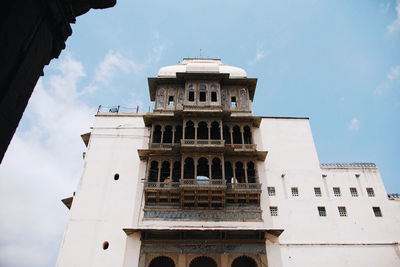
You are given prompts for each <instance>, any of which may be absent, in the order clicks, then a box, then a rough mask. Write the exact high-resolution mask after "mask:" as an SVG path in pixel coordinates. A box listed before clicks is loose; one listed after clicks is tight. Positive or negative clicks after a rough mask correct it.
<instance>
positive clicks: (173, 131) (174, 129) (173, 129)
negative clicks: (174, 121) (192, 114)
mask: <svg viewBox="0 0 400 267" xmlns="http://www.w3.org/2000/svg"><path fill="white" fill-rule="evenodd" d="M175 131H176V125H172V145H174V144H175Z"/></svg>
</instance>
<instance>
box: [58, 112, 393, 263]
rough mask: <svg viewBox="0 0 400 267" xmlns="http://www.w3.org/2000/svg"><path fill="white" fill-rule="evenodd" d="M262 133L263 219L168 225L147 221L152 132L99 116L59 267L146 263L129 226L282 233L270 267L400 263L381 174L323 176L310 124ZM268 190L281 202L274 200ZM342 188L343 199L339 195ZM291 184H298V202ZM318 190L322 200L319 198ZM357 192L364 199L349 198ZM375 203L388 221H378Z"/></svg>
mask: <svg viewBox="0 0 400 267" xmlns="http://www.w3.org/2000/svg"><path fill="white" fill-rule="evenodd" d="M253 134H254V141H255V143H256V144H257V150H261V151H263V150H266V151H268V155H267V157H266V160H265V162H259V163H258V164H257V168H258V174H259V177H260V182H261V183H262V189H263V193H262V196H261V197H262V201H261V208H262V210H263V213H262V218H263V222H234V221H229V222H227V221H222V222H212V221H208V222H205V221H162V222H161V221H159V220H149V219H147V220H145V219H143V205H144V199H143V183H142V180H141V179H142V178H144V177H145V170H146V163H145V162H144V161H140V160H139V157H138V152H137V149H144V148H147V147H148V141H149V130H148V129H147V128H146V127H145V126H144V123H143V117H142V115H129V116H128V115H123V114H119V115H116V114H110V115H101V116H96V119H95V123H94V126H93V131H92V134H91V138H90V142H89V146H88V148H87V153H86V158H85V162H84V168H83V172H82V177H81V180H80V183H79V185H78V188H77V190H76V194H75V197H74V201H73V204H72V208H71V211H70V219H69V222H68V226H67V229H66V232H65V236H64V241H63V244H62V247H61V250H60V255H59V259H58V263H57V266H68V267H70V266H96V267H97V266H137V265H138V261H139V252H140V236H139V234H132V235H129V236H127V235H126V234H125V233H124V232H123V231H122V229H123V228H138V227H144V228H160V229H172V228H176V227H185V228H188V229H189V228H190V227H193V228H202V229H206V228H211V229H213V228H219V229H223V228H230V229H283V230H284V232H283V233H282V235H281V236H280V237H279V238H273V237H272V236H271V237H270V240H268V241H267V257H268V266H320V265H324V266H335V267H337V266H400V252H399V246H398V245H395V244H393V243H395V242H399V241H400V227H399V225H400V202H399V201H393V200H388V199H387V196H386V191H385V188H384V186H383V183H382V179H381V177H380V175H379V172H378V170H377V169H374V168H362V169H349V168H345V169H334V168H330V169H328V168H324V169H321V168H320V165H319V160H318V155H317V152H316V148H315V145H314V141H313V137H312V134H311V129H310V125H309V121H308V120H307V119H288V118H263V119H262V122H261V125H260V128H258V129H255V130H254V133H253ZM115 173H118V174H119V175H120V176H119V177H120V178H119V180H118V181H115V180H114V174H115ZM322 174H326V178H323V176H322ZM355 174H360V177H359V178H356V176H355ZM282 176H283V178H282ZM268 186H274V187H275V190H276V196H273V197H269V196H268V193H267V187H268ZM334 186H335V187H340V188H341V192H342V196H341V197H334V196H333V191H332V187H334ZM291 187H298V190H299V196H298V197H293V196H292V195H291ZM314 187H320V188H321V191H322V197H315V195H314ZM350 187H356V188H357V190H358V193H359V197H356V198H355V197H351V196H350V191H349V188H350ZM366 187H373V188H374V191H375V197H368V196H367V193H366V189H365V188H366ZM270 206H277V207H278V213H279V215H278V216H277V217H271V216H270V212H269V207H270ZM318 206H325V208H326V211H327V217H320V216H319V215H318V211H317V207H318ZM338 206H345V207H346V209H347V212H348V216H347V217H340V216H339V213H338V209H337V207H338ZM373 206H379V207H380V208H381V211H382V214H383V217H375V216H374V214H373V211H372V207H373ZM104 241H108V242H109V248H108V249H107V250H103V248H102V244H103V242H104Z"/></svg>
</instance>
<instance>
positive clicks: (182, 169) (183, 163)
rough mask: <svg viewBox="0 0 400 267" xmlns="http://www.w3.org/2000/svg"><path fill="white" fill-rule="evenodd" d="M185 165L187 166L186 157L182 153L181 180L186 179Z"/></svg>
mask: <svg viewBox="0 0 400 267" xmlns="http://www.w3.org/2000/svg"><path fill="white" fill-rule="evenodd" d="M184 167H185V161H184V157H183V155H182V156H181V180H183V179H185V178H184V176H183V175H184V173H185V170H184Z"/></svg>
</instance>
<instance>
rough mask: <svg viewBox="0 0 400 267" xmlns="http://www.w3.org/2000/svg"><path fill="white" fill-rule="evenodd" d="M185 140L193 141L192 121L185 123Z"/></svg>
mask: <svg viewBox="0 0 400 267" xmlns="http://www.w3.org/2000/svg"><path fill="white" fill-rule="evenodd" d="M185 139H194V124H193V122H192V121H188V122H187V123H186V128H185Z"/></svg>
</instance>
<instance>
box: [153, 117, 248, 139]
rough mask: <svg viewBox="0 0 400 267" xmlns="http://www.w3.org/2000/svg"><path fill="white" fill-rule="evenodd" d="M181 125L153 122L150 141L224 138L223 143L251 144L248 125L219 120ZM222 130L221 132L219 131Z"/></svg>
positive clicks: (188, 122)
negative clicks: (226, 123) (226, 122)
mask: <svg viewBox="0 0 400 267" xmlns="http://www.w3.org/2000/svg"><path fill="white" fill-rule="evenodd" d="M183 125H184V127H183V126H182V125H173V124H168V125H164V124H155V125H153V126H152V139H151V143H163V144H178V143H180V141H181V139H188V140H207V139H208V140H225V144H252V142H253V141H252V133H251V127H250V126H249V125H242V124H234V125H225V124H222V122H221V121H212V122H208V121H199V122H193V121H190V120H189V121H187V122H184V124H183ZM221 130H222V133H221Z"/></svg>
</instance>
